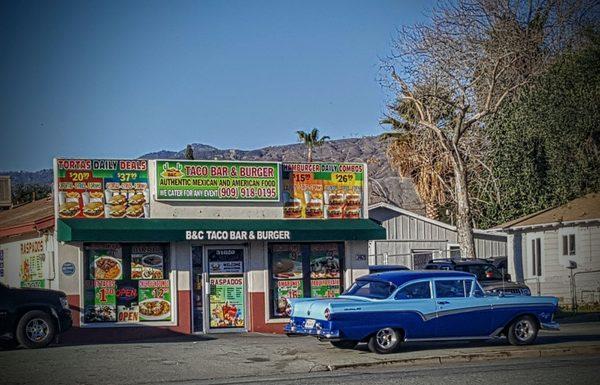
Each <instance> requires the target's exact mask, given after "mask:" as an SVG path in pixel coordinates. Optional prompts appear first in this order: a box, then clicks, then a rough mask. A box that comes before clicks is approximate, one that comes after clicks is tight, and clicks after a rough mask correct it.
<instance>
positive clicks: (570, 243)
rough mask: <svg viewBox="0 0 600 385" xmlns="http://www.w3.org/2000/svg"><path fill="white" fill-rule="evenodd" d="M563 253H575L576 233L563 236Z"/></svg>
mask: <svg viewBox="0 0 600 385" xmlns="http://www.w3.org/2000/svg"><path fill="white" fill-rule="evenodd" d="M562 250H563V251H562V255H575V234H567V235H563V236H562Z"/></svg>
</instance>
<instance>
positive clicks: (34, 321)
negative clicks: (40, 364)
mask: <svg viewBox="0 0 600 385" xmlns="http://www.w3.org/2000/svg"><path fill="white" fill-rule="evenodd" d="M16 335H17V341H19V344H21V345H22V346H24V347H26V348H43V347H46V346H48V345H49V344H50V343H51V342H52V340H54V337H55V336H56V326H55V325H54V321H53V320H52V317H50V315H49V314H48V313H44V312H43V311H40V310H32V311H30V312H27V313H25V315H23V317H21V319H20V320H19V323H18V324H17V330H16Z"/></svg>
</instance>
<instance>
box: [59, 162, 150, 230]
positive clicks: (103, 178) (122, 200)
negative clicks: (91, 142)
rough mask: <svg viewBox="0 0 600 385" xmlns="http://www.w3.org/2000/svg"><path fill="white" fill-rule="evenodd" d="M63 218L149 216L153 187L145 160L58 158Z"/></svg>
mask: <svg viewBox="0 0 600 385" xmlns="http://www.w3.org/2000/svg"><path fill="white" fill-rule="evenodd" d="M55 175H56V179H57V180H56V186H57V191H58V208H57V210H58V216H59V217H60V218H147V217H149V204H148V203H149V200H150V190H149V184H148V161H147V160H143V159H135V160H119V159H57V160H56V170H55Z"/></svg>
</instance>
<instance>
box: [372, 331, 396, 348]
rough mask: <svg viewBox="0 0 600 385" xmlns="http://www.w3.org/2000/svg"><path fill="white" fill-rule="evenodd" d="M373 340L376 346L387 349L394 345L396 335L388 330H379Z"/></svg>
mask: <svg viewBox="0 0 600 385" xmlns="http://www.w3.org/2000/svg"><path fill="white" fill-rule="evenodd" d="M375 339H376V340H377V345H379V346H380V347H382V348H384V349H387V348H389V347H390V346H392V345H394V344H395V343H396V333H395V332H394V330H392V329H390V328H385V329H381V330H380V331H378V332H377V335H376V336H375Z"/></svg>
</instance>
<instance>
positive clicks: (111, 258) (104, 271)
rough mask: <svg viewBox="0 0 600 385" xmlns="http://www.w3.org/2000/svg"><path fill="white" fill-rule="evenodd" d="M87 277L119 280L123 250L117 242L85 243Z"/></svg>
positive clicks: (121, 272) (121, 274)
mask: <svg viewBox="0 0 600 385" xmlns="http://www.w3.org/2000/svg"><path fill="white" fill-rule="evenodd" d="M85 249H86V253H87V254H88V262H89V279H100V280H102V279H106V280H119V279H122V278H123V256H122V255H123V251H122V249H121V246H120V245H119V244H117V243H103V244H91V245H86V247H85Z"/></svg>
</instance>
